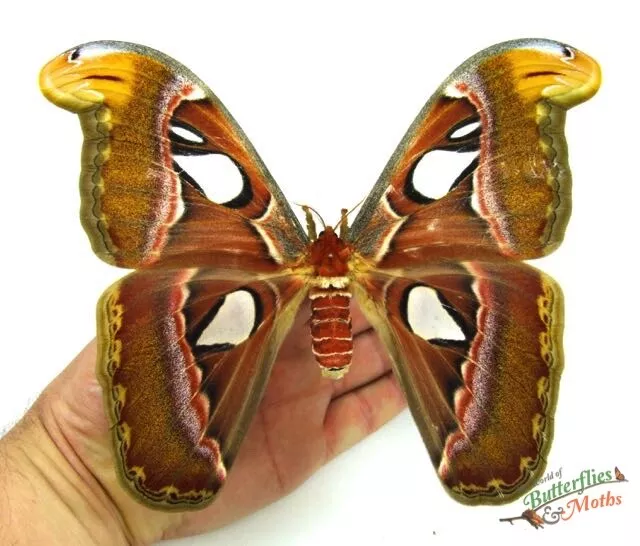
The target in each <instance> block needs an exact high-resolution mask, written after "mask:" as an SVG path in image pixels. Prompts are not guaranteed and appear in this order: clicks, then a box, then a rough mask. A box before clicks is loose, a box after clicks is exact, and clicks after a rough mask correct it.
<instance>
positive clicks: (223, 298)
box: [40, 39, 615, 523]
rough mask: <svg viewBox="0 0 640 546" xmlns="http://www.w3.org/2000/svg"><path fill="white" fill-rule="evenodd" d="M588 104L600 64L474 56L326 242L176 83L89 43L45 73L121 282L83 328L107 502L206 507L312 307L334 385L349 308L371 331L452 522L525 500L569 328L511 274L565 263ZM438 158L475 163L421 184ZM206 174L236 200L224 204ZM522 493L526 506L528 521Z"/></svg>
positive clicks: (157, 62)
mask: <svg viewBox="0 0 640 546" xmlns="http://www.w3.org/2000/svg"><path fill="white" fill-rule="evenodd" d="M599 85H600V69H599V67H598V65H597V63H596V62H595V61H594V60H593V59H591V58H590V57H589V56H587V55H586V54H584V53H582V52H580V51H579V50H577V49H575V48H573V47H570V46H568V45H564V44H561V43H558V42H554V41H551V40H543V39H524V40H514V41H510V42H505V43H502V44H498V45H495V46H492V47H490V48H488V49H486V50H484V51H482V52H480V53H478V54H476V55H474V56H473V57H471V58H470V59H468V60H467V61H466V62H464V63H463V64H462V65H460V66H459V67H458V68H457V69H456V70H455V71H454V72H453V73H452V74H451V75H450V76H449V77H448V78H447V79H446V80H445V81H444V83H443V84H442V85H441V86H440V87H439V88H438V89H437V90H436V92H435V93H434V95H433V96H432V97H431V98H430V99H429V100H428V101H427V103H426V104H425V106H424V107H423V108H422V110H421V111H420V112H419V113H418V116H417V118H416V119H415V120H414V122H413V123H412V124H411V126H410V127H409V130H408V131H407V133H406V135H405V136H404V138H403V139H402V141H401V142H400V144H399V145H398V147H397V149H396V150H395V152H394V153H393V155H392V156H391V159H390V160H389V162H388V163H387V165H386V167H385V169H384V171H383V172H382V174H381V176H380V178H379V179H378V181H377V182H376V183H375V185H374V186H373V189H372V190H371V192H370V193H369V196H368V197H367V198H366V199H365V200H364V201H363V203H362V204H361V206H360V208H359V210H358V212H357V214H356V215H355V218H354V219H353V222H351V223H350V216H349V214H348V212H347V210H346V209H343V210H342V214H341V220H340V222H339V224H338V225H337V226H335V227H331V226H325V225H324V222H322V229H321V230H318V229H317V228H316V223H315V216H314V214H313V209H311V208H310V207H306V206H305V207H303V209H304V210H303V212H304V215H305V218H306V229H304V228H303V226H302V224H301V222H300V221H299V220H298V219H297V217H296V215H295V214H294V212H293V210H292V208H291V207H290V205H289V203H288V202H287V201H286V199H285V198H284V196H283V194H282V192H281V191H280V189H279V188H278V186H277V185H276V182H275V181H274V179H273V178H272V176H271V175H270V173H269V171H268V170H267V168H266V166H265V165H264V163H263V162H262V160H261V158H260V157H259V156H258V154H257V152H256V151H255V149H254V148H253V146H252V145H251V143H250V142H249V140H248V138H247V137H246V135H245V134H244V133H243V131H242V130H241V129H240V127H239V126H238V124H237V123H236V122H235V120H234V119H233V117H232V116H231V114H230V113H229V112H228V111H227V110H226V108H225V107H224V106H223V104H222V103H221V102H220V100H219V99H218V98H217V97H216V96H215V95H214V94H213V93H212V92H211V90H210V89H209V88H208V87H207V86H206V85H205V83H204V82H202V81H201V80H200V79H199V78H198V77H197V76H195V75H194V74H193V73H192V72H191V71H189V70H188V69H187V68H185V67H184V66H182V65H181V64H179V63H178V62H176V61H175V60H173V59H171V58H170V57H168V56H166V55H164V54H163V53H160V52H158V51H155V50H153V49H150V48H147V47H145V46H141V45H136V44H131V43H124V42H111V41H102V42H92V43H88V44H84V45H81V46H78V47H74V48H72V49H70V50H69V51H66V52H65V53H63V54H61V55H59V56H58V57H56V58H54V59H53V60H52V61H51V62H49V63H48V64H47V65H46V66H45V67H44V68H43V70H42V72H41V75H40V86H41V89H42V92H43V93H44V95H45V97H46V98H47V99H49V100H50V101H51V102H53V103H54V104H56V105H57V106H60V107H61V108H64V109H66V110H70V111H71V112H74V113H76V114H78V116H79V118H80V122H81V127H82V131H83V133H84V143H83V148H82V157H83V161H82V172H81V176H80V193H81V204H82V205H81V220H82V224H83V226H84V229H85V230H86V232H87V235H88V237H89V239H90V241H91V245H92V248H93V250H94V252H95V253H96V254H97V255H98V257H100V258H101V259H102V260H104V261H106V262H108V263H110V264H113V265H116V266H119V267H124V268H129V269H134V270H135V271H134V272H133V273H130V274H129V275H127V276H125V277H124V278H122V279H121V280H119V281H118V282H116V283H115V284H114V285H112V286H111V287H110V288H108V289H107V290H106V291H105V292H104V294H103V295H102V297H101V298H100V300H99V302H98V312H97V315H98V320H97V339H98V362H97V375H98V379H99V381H100V384H101V386H102V388H103V396H104V400H105V407H106V411H107V413H108V415H109V419H110V423H111V430H112V443H113V452H114V465H115V467H116V468H117V471H118V474H119V478H120V483H121V486H123V487H124V488H126V489H127V490H128V491H129V492H130V493H131V494H132V495H133V496H134V497H135V498H136V499H137V500H138V501H140V502H142V503H144V504H146V505H148V506H150V507H153V508H157V509H164V510H186V509H198V508H202V507H204V506H206V505H208V504H209V503H210V502H212V501H213V500H214V498H215V496H216V494H217V493H218V492H219V490H220V489H221V488H222V487H223V485H224V483H225V481H226V479H227V476H228V473H229V472H230V471H232V467H233V463H234V459H235V458H236V455H237V453H238V450H239V448H240V446H241V444H242V441H243V438H244V436H245V434H246V432H247V429H248V427H249V425H250V423H251V420H252V418H253V417H254V415H255V414H256V411H257V408H258V405H259V403H260V400H261V398H262V395H263V393H264V392H265V388H266V386H267V382H268V381H269V377H270V373H271V369H272V366H273V364H274V361H275V360H276V357H277V356H278V351H279V348H280V346H281V344H282V342H283V340H284V338H285V337H286V335H287V332H288V331H289V329H290V327H291V326H292V324H293V321H294V318H295V317H296V315H297V313H298V311H299V309H300V307H301V306H302V305H303V304H304V305H305V306H308V307H309V308H310V315H311V316H310V320H309V324H310V333H309V345H310V348H309V350H310V351H312V353H313V355H314V357H315V360H316V362H317V365H318V368H319V369H318V374H319V376H320V375H321V376H322V380H323V381H326V382H330V381H341V380H343V378H344V377H345V374H347V373H348V372H349V369H350V368H352V369H355V368H356V367H357V365H358V355H357V350H356V351H354V335H353V332H352V311H353V308H354V305H357V306H358V307H359V309H360V310H361V312H362V313H363V314H364V316H365V317H366V319H367V320H368V321H369V323H370V324H371V325H373V327H374V329H375V331H376V333H377V335H378V336H379V338H380V340H381V342H382V344H383V345H384V347H386V350H387V351H388V354H389V357H390V359H391V362H392V366H393V372H394V373H395V375H396V377H397V379H398V382H399V384H400V386H401V388H402V390H403V392H404V394H405V396H406V399H407V401H408V405H409V408H410V410H411V413H412V416H413V418H414V420H415V422H416V424H417V426H418V429H419V431H420V433H421V435H422V438H423V440H424V444H425V446H426V450H427V452H428V456H429V458H430V459H431V461H432V463H433V465H434V466H435V469H436V472H437V474H438V476H439V478H440V480H441V482H442V484H443V486H444V489H445V490H446V491H447V492H448V493H449V494H450V495H451V496H452V497H453V498H454V499H455V500H456V501H459V502H462V503H465V504H503V503H507V502H511V501H514V500H515V499H517V498H519V497H522V496H523V495H525V494H526V493H527V492H529V491H531V489H532V488H533V487H535V486H536V482H538V480H540V479H541V477H542V476H543V473H544V470H545V464H546V460H547V456H548V453H549V449H550V446H551V441H552V437H553V419H554V413H555V408H556V403H557V398H558V389H559V382H560V376H561V373H562V368H563V350H562V333H563V327H564V318H563V317H564V312H563V296H562V291H561V289H560V287H559V286H558V284H557V283H556V282H555V281H554V280H553V279H552V278H551V277H550V276H549V275H547V274H545V273H544V272H542V271H540V270H538V269H536V268H534V267H532V266H531V265H528V264H527V263H524V260H530V259H534V258H539V257H543V256H546V255H548V254H550V253H551V252H553V251H554V250H555V249H556V248H557V247H558V246H560V244H561V242H562V240H563V237H564V232H565V229H566V226H567V223H568V221H569V216H570V213H571V185H572V180H571V174H570V171H569V165H568V160H567V143H566V141H565V137H564V123H565V116H566V112H567V110H568V109H570V108H571V107H573V106H575V105H577V104H579V103H581V102H584V101H586V100H588V99H589V98H591V97H592V96H593V95H594V94H595V93H596V91H597V90H598V87H599ZM436 156H438V157H440V156H444V157H446V158H449V159H450V158H455V159H459V158H465V159H464V163H462V164H459V165H460V166H459V167H456V172H455V173H454V174H452V175H450V176H448V177H445V178H446V179H445V180H437V179H436V178H437V177H432V178H431V179H429V177H428V176H427V178H426V179H425V178H424V177H423V176H421V173H422V171H423V169H424V167H425V165H428V164H429V163H430V162H431V161H432V159H433V158H435V157H436ZM212 162H218V163H219V162H223V163H224V166H225V168H226V169H231V170H232V171H233V172H234V173H236V174H237V175H238V180H239V183H238V185H237V187H231V186H230V185H228V184H226V183H224V184H223V183H218V178H216V176H213V175H211V173H213V172H217V171H208V170H207V169H208V166H210V165H212V164H213V163H212ZM363 190H364V188H363ZM352 360H353V364H352ZM570 364H571V363H569V365H570ZM352 373H353V372H352ZM425 463H426V456H425ZM577 479H578V480H579V478H577ZM596 479H597V474H596ZM574 481H575V480H574ZM600 481H602V480H600ZM536 491H538V490H537V489H535V490H534V491H533V492H530V493H529V496H528V497H526V498H528V499H529V500H530V503H531V505H530V506H529V507H528V509H529V510H530V511H532V513H533V514H534V515H535V516H536V517H540V516H539V515H538V514H537V512H535V509H536V508H538V506H537V505H536V506H534V503H535V502H538V501H537V500H536V499H538V497H536V496H535V494H536ZM438 493H439V492H438ZM541 498H542V497H541ZM541 502H546V501H541ZM614 502H615V500H614ZM531 518H533V519H531ZM524 519H527V521H529V522H530V523H531V521H536V520H535V518H534V516H532V515H531V514H529V517H528V518H524Z"/></svg>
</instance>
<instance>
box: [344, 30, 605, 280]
mask: <svg viewBox="0 0 640 546" xmlns="http://www.w3.org/2000/svg"><path fill="white" fill-rule="evenodd" d="M599 84H600V69H599V67H598V65H597V64H596V62H595V61H594V60H592V59H591V58H590V57H588V56H587V55H585V54H584V53H582V52H580V51H578V50H576V49H574V48H572V47H569V46H566V45H564V44H560V43H557V42H552V41H550V40H515V41H512V42H505V43H503V44H499V45H496V46H493V47H491V48H489V49H486V50H485V51H482V52H480V53H478V54H477V55H475V56H473V57H471V58H470V59H469V60H468V61H466V62H465V63H464V64H462V65H461V66H460V67H459V68H458V69H457V70H455V71H454V72H453V74H451V76H450V77H449V78H447V79H446V80H445V82H444V83H443V84H442V85H441V86H440V88H439V89H438V90H437V91H436V93H435V94H434V95H433V96H432V97H431V99H430V100H429V101H428V102H427V104H426V105H425V106H424V108H423V109H422V110H421V112H420V113H419V114H418V117H417V118H416V119H415V121H414V122H413V124H412V125H411V127H410V128H409V131H408V132H407V134H406V135H405V136H404V138H403V139H402V141H401V143H400V145H399V146H398V148H397V149H396V151H395V153H394V154H393V156H392V157H391V159H390V161H389V163H388V164H387V166H386V167H385V169H384V171H383V173H382V175H381V177H380V179H379V181H378V182H377V184H376V185H375V187H374V189H373V191H372V193H371V194H370V195H369V197H368V198H367V200H366V201H365V202H364V204H363V206H362V210H361V211H360V213H359V214H358V216H357V218H356V219H355V221H354V223H353V226H352V228H351V231H350V240H351V242H352V243H353V244H354V246H355V248H356V250H357V251H358V252H359V253H360V254H361V255H362V256H363V257H365V258H367V260H369V261H373V262H375V263H376V266H377V267H379V268H393V267H414V266H421V265H422V264H424V263H426V262H427V261H429V262H433V261H434V260H439V259H440V260H442V259H445V260H467V259H470V258H473V259H480V260H486V259H491V260H493V259H496V258H503V257H508V258H512V259H513V258H515V259H530V258H536V257H540V256H543V255H546V254H549V253H550V252H552V251H553V250H554V249H555V248H557V247H558V245H559V244H560V243H561V241H562V238H563V236H564V230H565V227H566V225H567V222H568V220H569V215H570V212H571V176H570V171H569V165H568V159H567V145H566V141H565V138H564V134H563V130H564V120H565V113H566V110H567V109H569V108H571V107H572V106H575V105H576V104H579V103H580V102H583V101H585V100H587V99H589V98H590V97H591V96H593V94H594V93H595V92H596V91H597V89H598V86H599ZM438 160H439V161H442V162H443V163H439V162H438ZM454 160H455V161H454ZM461 160H462V161H461ZM438 164H439V165H440V166H442V165H447V166H449V167H450V169H451V170H450V172H445V173H442V172H441V171H440V170H437V169H436V167H437V166H438ZM442 176H444V177H445V178H444V179H441V177H442Z"/></svg>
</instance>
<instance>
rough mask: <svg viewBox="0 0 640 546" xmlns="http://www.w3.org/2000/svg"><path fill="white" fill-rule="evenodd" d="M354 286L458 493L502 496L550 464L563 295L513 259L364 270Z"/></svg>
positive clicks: (469, 499) (510, 495) (517, 491)
mask: <svg viewBox="0 0 640 546" xmlns="http://www.w3.org/2000/svg"><path fill="white" fill-rule="evenodd" d="M359 281H360V282H359V283H356V284H355V285H354V286H355V294H356V297H357V298H358V302H359V304H360V305H361V307H362V309H363V311H364V312H365V314H366V315H367V317H368V319H369V320H370V321H371V323H372V324H373V325H374V327H375V328H376V330H377V331H378V333H379V334H380V337H381V339H382V340H383V342H384V344H385V345H386V347H387V349H388V351H389V353H390V355H391V357H392V362H393V364H394V371H395V373H396V375H397V377H398V378H399V381H400V384H401V386H402V388H403V390H404V392H405V394H406V397H407V400H408V402H409V407H410V409H411V412H412V414H413V417H414V419H415V421H416V423H417V425H418V428H419V429H420V432H421V434H422V437H423V440H424V442H425V444H426V446H427V449H428V451H429V454H430V457H431V460H432V461H433V464H434V465H435V467H436V468H437V470H438V474H439V476H440V479H441V480H442V482H443V484H444V485H445V487H446V488H447V490H448V491H449V492H450V493H451V494H452V495H453V496H454V498H455V499H456V500H458V501H460V502H464V503H468V504H477V503H491V504H496V503H503V502H508V501H509V500H512V499H514V498H516V497H517V496H519V495H521V494H522V493H524V492H525V490H526V489H527V488H530V487H531V486H532V485H533V484H534V483H535V481H536V479H537V478H538V477H539V476H540V474H541V473H542V471H543V469H544V465H545V463H546V460H545V458H546V455H547V452H548V450H549V446H550V443H551V439H552V435H553V414H554V411H555V404H556V398H557V394H558V383H559V379H560V374H561V370H562V345H561V338H562V329H563V303H562V293H561V290H560V288H559V286H558V285H557V284H556V283H555V282H554V281H553V279H551V278H550V277H549V276H547V275H545V274H544V273H542V272H541V271H538V270H536V269H534V268H532V267H530V266H528V265H526V264H522V263H515V262H511V263H509V262H501V263H488V262H486V263H483V262H461V263H457V264H440V265H437V264H436V265H433V266H431V267H425V268H423V269H422V270H421V271H416V272H409V273H406V274H403V275H402V276H395V275H390V274H386V273H383V272H381V271H374V272H369V273H366V274H363V275H362V276H361V277H360V278H359Z"/></svg>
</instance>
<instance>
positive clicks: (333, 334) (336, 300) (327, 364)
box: [309, 283, 353, 379]
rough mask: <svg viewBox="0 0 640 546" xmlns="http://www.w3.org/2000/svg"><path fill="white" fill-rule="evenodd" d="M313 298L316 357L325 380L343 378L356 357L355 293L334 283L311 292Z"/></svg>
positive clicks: (313, 345) (312, 335) (313, 289)
mask: <svg viewBox="0 0 640 546" xmlns="http://www.w3.org/2000/svg"><path fill="white" fill-rule="evenodd" d="M345 286H346V283H345V285H343V287H345ZM309 299H310V300H311V347H312V349H313V354H314V355H315V357H316V360H317V362H318V364H319V365H320V370H321V371H322V376H323V377H328V378H330V379H340V378H341V377H342V376H344V374H346V373H347V372H348V371H349V365H350V364H351V356H352V354H353V336H352V335H351V312H350V309H349V303H350V302H351V292H349V291H348V290H344V289H341V288H336V287H335V286H333V285H331V284H329V285H328V286H326V287H323V286H316V287H315V288H312V289H311V291H310V292H309Z"/></svg>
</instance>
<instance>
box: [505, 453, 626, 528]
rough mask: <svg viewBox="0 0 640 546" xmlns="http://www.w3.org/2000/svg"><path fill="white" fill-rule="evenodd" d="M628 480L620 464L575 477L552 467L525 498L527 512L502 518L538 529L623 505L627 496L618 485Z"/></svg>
mask: <svg viewBox="0 0 640 546" xmlns="http://www.w3.org/2000/svg"><path fill="white" fill-rule="evenodd" d="M625 482H628V480H627V478H626V477H625V475H624V474H623V473H622V472H621V471H620V469H619V468H618V467H617V466H615V467H614V468H613V470H610V469H605V470H602V471H600V472H597V471H596V470H595V469H593V468H591V469H584V470H582V471H581V472H580V473H579V474H577V475H576V476H575V477H573V478H571V479H567V478H566V477H565V476H563V472H562V468H559V469H558V470H555V471H553V470H549V471H547V472H546V473H545V475H544V477H543V478H542V479H540V480H539V481H538V483H537V484H536V487H535V488H534V489H533V490H532V491H530V492H529V493H527V494H526V495H525V496H524V497H523V499H522V502H523V504H524V506H525V507H526V509H525V511H524V512H522V514H521V515H519V516H515V517H510V518H500V521H502V522H508V523H511V524H512V525H513V522H514V521H517V520H524V521H526V522H528V523H529V524H530V525H532V526H533V527H534V528H535V529H543V528H544V526H545V525H555V524H556V523H561V522H564V521H569V520H572V519H573V518H575V517H576V516H579V515H580V514H588V513H589V512H593V511H594V510H599V509H602V508H613V507H616V506H620V505H621V504H622V503H623V502H624V496H623V495H622V494H620V490H619V489H618V488H619V486H620V484H622V483H625ZM595 488H597V489H595ZM614 489H618V490H617V491H614Z"/></svg>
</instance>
